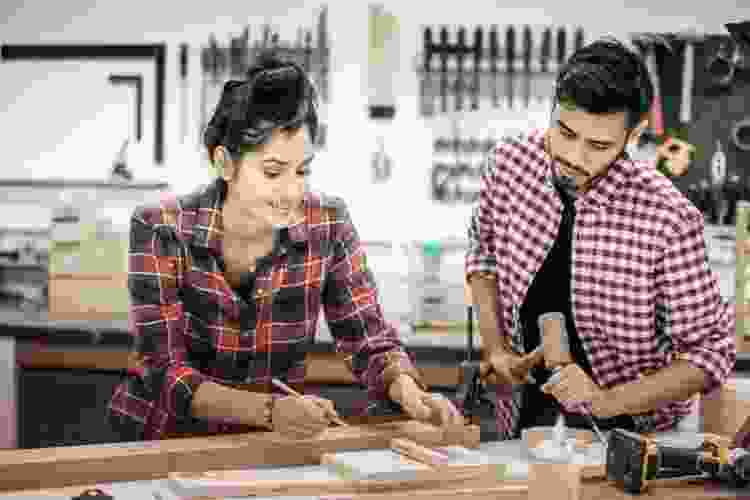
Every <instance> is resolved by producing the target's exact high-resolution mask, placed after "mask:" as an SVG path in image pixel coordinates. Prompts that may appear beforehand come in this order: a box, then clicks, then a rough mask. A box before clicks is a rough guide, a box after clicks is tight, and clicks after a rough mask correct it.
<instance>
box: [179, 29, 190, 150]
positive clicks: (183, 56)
mask: <svg viewBox="0 0 750 500" xmlns="http://www.w3.org/2000/svg"><path fill="white" fill-rule="evenodd" d="M187 82H188V45H187V44H186V43H182V44H180V142H182V143H183V144H184V143H185V141H186V140H187V137H188V83H187Z"/></svg>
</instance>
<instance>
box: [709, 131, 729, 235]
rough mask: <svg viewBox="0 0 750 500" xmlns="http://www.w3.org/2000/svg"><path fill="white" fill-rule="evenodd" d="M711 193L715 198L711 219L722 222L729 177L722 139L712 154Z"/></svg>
mask: <svg viewBox="0 0 750 500" xmlns="http://www.w3.org/2000/svg"><path fill="white" fill-rule="evenodd" d="M710 167H711V172H710V176H711V186H710V189H711V195H712V197H711V198H712V200H713V212H714V213H713V214H712V216H711V220H712V222H713V223H714V224H720V223H721V221H722V219H723V215H724V213H725V211H726V200H725V199H724V185H725V183H726V178H727V157H726V155H725V154H724V149H723V148H722V146H721V141H720V140H719V139H717V140H716V151H714V154H713V155H712V156H711V166H710Z"/></svg>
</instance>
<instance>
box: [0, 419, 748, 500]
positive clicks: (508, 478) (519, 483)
mask: <svg viewBox="0 0 750 500" xmlns="http://www.w3.org/2000/svg"><path fill="white" fill-rule="evenodd" d="M269 434H270V433H269ZM222 438H225V437H222ZM657 438H658V439H660V440H663V441H664V442H667V443H670V444H677V443H682V444H684V445H686V446H691V445H694V444H695V443H698V442H699V441H700V439H701V435H696V434H689V433H676V432H670V433H661V434H658V435H657ZM202 439H206V438H192V439H189V440H170V441H162V442H144V443H141V444H138V443H133V445H134V446H135V447H138V446H140V445H145V444H148V448H150V452H149V453H147V454H145V455H144V456H151V457H156V456H157V455H159V456H160V455H164V453H167V452H168V450H169V449H172V450H174V449H176V448H175V446H182V447H183V448H184V447H185V446H187V445H185V444H181V445H180V444H178V443H177V442H178V441H180V442H187V441H193V442H194V443H195V444H200V442H201V441H200V440H202ZM376 441H377V440H375V441H372V442H371V444H373V445H378V444H379V443H378V442H376ZM108 446H109V447H110V449H111V450H112V453H113V454H117V453H121V451H120V452H118V451H117V448H118V445H95V446H94V447H92V446H85V447H81V448H82V449H83V448H86V449H88V450H84V451H86V452H87V453H89V454H91V453H92V450H93V449H94V448H96V450H95V451H96V452H100V454H102V453H103V455H101V456H102V457H103V456H104V455H106V453H107V447H108ZM122 446H123V445H122V444H120V445H119V448H120V450H121V448H122ZM238 446H239V445H238ZM290 446H291V449H293V448H294V446H295V444H291V445H288V446H287V448H288V449H290ZM159 448H162V449H163V450H162V451H164V453H161V454H160V452H159ZM299 449H300V450H302V451H303V453H302V454H303V455H304V454H305V453H306V452H307V451H309V450H310V447H309V446H308V445H306V444H303V443H301V444H299ZM32 451H34V450H16V451H10V450H8V451H0V476H2V475H3V472H2V471H3V469H5V471H6V472H5V474H6V477H7V474H8V472H7V470H8V469H7V463H8V462H12V461H16V462H17V461H18V460H19V457H20V454H23V453H27V454H29V453H30V452H32ZM50 451H51V450H50ZM196 451H197V450H196ZM476 451H478V453H479V454H481V456H482V457H483V461H484V460H486V463H487V464H506V468H505V475H504V477H503V480H502V481H498V480H494V481H493V480H489V481H488V480H487V479H486V478H485V479H483V480H477V481H471V480H468V481H465V482H452V483H450V484H445V485H442V486H440V485H434V484H433V485H431V486H427V487H424V488H417V489H414V490H401V491H389V492H386V491H380V492H370V493H363V492H357V493H350V494H335V495H331V494H325V493H324V492H321V493H317V494H312V496H310V494H306V495H305V496H304V497H302V496H299V495H298V496H294V497H289V496H287V497H281V496H257V497H255V498H257V499H264V498H267V499H269V500H270V499H272V498H273V499H279V500H280V499H282V498H287V499H290V500H291V499H292V498H295V499H301V498H321V499H322V498H327V499H333V498H336V499H339V500H343V499H347V500H365V499H366V500H376V499H378V500H380V499H386V498H387V499H404V500H406V499H407V498H409V499H413V498H415V497H416V498H425V499H427V498H430V497H433V498H434V497H438V498H447V497H450V498H451V499H452V500H459V499H466V500H469V499H471V500H481V499H485V498H486V499H490V498H501V499H506V498H507V499H524V500H525V499H526V498H529V493H528V491H527V488H528V481H527V478H528V474H529V467H530V465H531V464H532V463H537V462H536V461H534V460H533V459H532V458H531V457H530V456H529V455H528V453H526V451H525V450H524V448H523V446H522V443H521V442H520V441H495V442H485V443H481V444H480V445H479V447H478V448H476ZM67 453H68V455H69V453H70V452H67ZM223 453H224V454H225V456H226V457H227V461H228V462H227V463H229V462H232V463H231V464H229V465H233V466H234V467H233V468H232V470H237V469H240V468H239V467H237V463H236V461H237V458H238V457H237V453H236V452H233V451H231V450H230V449H229V448H227V449H226V450H225V451H224V452H223ZM14 454H15V455H14ZM28 456H30V455H28ZM48 457H49V455H48ZM220 459H221V453H220V454H211V453H209V454H207V455H206V456H205V457H204V460H205V463H207V464H209V463H210V464H211V469H212V470H217V469H221V468H222V467H221V464H220V463H219V462H217V460H220ZM46 460H47V461H48V462H50V459H49V458H47V459H46ZM200 460H201V457H200V455H199V454H196V455H194V457H193V460H192V461H191V464H189V465H188V463H187V461H183V462H182V466H180V465H178V464H179V460H172V464H171V465H170V467H174V468H178V469H180V470H188V469H191V471H192V472H194V471H195V468H196V463H197V462H199V461H200ZM52 462H54V460H52ZM225 465H227V464H225ZM157 468H158V466H157ZM244 469H245V470H250V469H251V470H252V472H253V473H254V474H253V475H254V479H260V480H268V481H288V480H290V479H295V480H310V481H335V480H337V479H338V478H337V477H336V476H335V475H334V474H333V472H332V471H331V470H330V469H329V468H327V467H326V466H324V465H316V464H296V465H290V466H284V465H261V464H255V465H254V466H253V467H252V468H247V467H246V468H244ZM142 474H143V476H144V477H143V478H142V479H132V480H129V481H120V482H108V481H102V482H96V481H91V482H89V483H87V484H77V485H72V486H67V487H58V488H46V489H25V490H13V491H9V490H7V488H6V489H5V490H6V491H3V492H2V493H0V499H10V498H19V499H23V498H32V497H33V498H49V499H55V498H56V499H60V500H62V499H70V498H72V497H74V496H77V495H80V494H81V493H82V492H83V491H84V490H85V489H88V488H99V489H101V490H102V491H103V492H105V493H107V494H110V495H113V496H114V498H115V499H116V500H136V499H144V500H145V499H157V500H179V499H180V498H188V497H185V496H181V495H182V494H184V491H182V492H180V491H179V489H176V487H175V483H174V481H171V480H170V479H169V478H168V477H158V473H156V474H154V475H152V476H150V477H149V476H148V473H147V472H146V471H145V469H144V472H143V473H142ZM131 476H132V473H131ZM38 480H39V482H40V485H41V486H44V481H45V478H43V477H40V478H38ZM178 493H181V494H180V495H178ZM738 496H740V495H738V492H737V491H734V490H731V489H730V488H728V487H727V486H725V485H721V484H711V483H705V482H702V481H694V482H685V481H682V482H680V483H677V484H674V483H672V484H669V483H665V484H661V485H657V486H654V487H652V488H651V489H650V490H649V491H648V492H647V493H646V494H644V495H643V497H644V498H649V499H665V500H666V499H670V500H688V499H690V500H701V499H706V500H708V499H716V498H737V497H738ZM191 498H196V497H194V496H193V497H191ZM200 498H217V499H223V498H241V497H236V496H232V497H227V496H213V497H200ZM580 498H581V499H582V500H583V499H585V500H589V499H590V500H593V499H605V498H606V499H623V500H624V499H626V498H628V499H632V498H633V497H632V496H631V495H628V494H625V493H623V492H622V491H620V490H618V489H617V488H616V487H615V486H614V485H613V484H610V483H608V482H607V481H605V480H604V479H598V478H589V479H584V480H583V481H582V484H581V496H580Z"/></svg>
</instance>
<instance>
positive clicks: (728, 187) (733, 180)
mask: <svg viewBox="0 0 750 500" xmlns="http://www.w3.org/2000/svg"><path fill="white" fill-rule="evenodd" d="M741 196H742V184H740V176H739V175H737V174H732V175H730V176H729V177H728V178H727V182H726V183H724V200H725V201H726V212H725V213H724V220H723V221H722V223H723V224H724V225H725V226H734V225H735V220H736V218H737V203H738V202H739V201H740V197H741Z"/></svg>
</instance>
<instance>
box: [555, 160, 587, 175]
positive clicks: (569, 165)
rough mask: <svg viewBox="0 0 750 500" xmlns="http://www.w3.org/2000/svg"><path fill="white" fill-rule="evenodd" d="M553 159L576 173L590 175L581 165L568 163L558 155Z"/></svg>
mask: <svg viewBox="0 0 750 500" xmlns="http://www.w3.org/2000/svg"><path fill="white" fill-rule="evenodd" d="M555 161H556V162H558V163H560V164H561V165H564V166H565V168H567V169H568V170H572V171H573V172H576V173H577V174H580V175H583V176H585V177H590V176H591V175H590V174H589V173H588V172H587V171H586V170H584V169H582V168H581V167H577V166H575V165H573V164H572V163H569V162H567V161H565V160H564V159H562V158H560V157H559V156H556V157H555Z"/></svg>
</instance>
